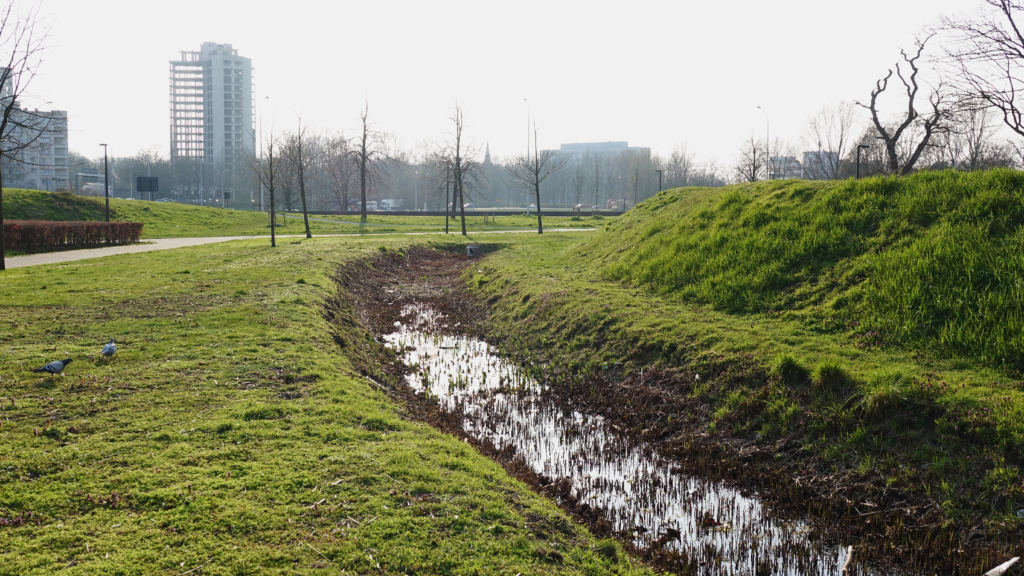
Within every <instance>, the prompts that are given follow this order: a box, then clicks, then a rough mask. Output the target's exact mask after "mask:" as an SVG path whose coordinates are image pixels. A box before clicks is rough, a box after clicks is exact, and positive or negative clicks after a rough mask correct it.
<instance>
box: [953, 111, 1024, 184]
mask: <svg viewBox="0 0 1024 576" xmlns="http://www.w3.org/2000/svg"><path fill="white" fill-rule="evenodd" d="M998 124H999V120H998V117H997V112H996V111H995V109H994V108H992V107H991V106H989V105H988V104H987V103H985V102H984V101H981V102H979V101H967V102H965V103H964V104H963V105H962V106H960V107H959V108H958V109H957V110H955V111H954V112H953V113H952V114H950V119H949V122H948V129H947V130H946V132H945V134H944V135H943V138H941V139H940V142H939V144H940V146H939V150H940V152H939V155H940V157H941V160H942V162H943V164H944V165H949V166H951V167H953V168H956V169H963V170H986V169H989V168H995V167H998V166H1009V165H1012V164H1013V163H1014V160H1013V157H1014V152H1013V150H1012V147H1008V146H1007V145H1006V144H1005V143H997V142H996V141H995V138H994V136H995V133H996V129H997V127H998Z"/></svg>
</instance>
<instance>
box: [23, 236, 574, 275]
mask: <svg viewBox="0 0 1024 576" xmlns="http://www.w3.org/2000/svg"><path fill="white" fill-rule="evenodd" d="M592 230H594V228H582V229H581V228H551V229H547V230H545V232H589V231H592ZM529 232H533V230H493V231H486V232H474V233H473V234H523V233H529ZM428 234H443V232H395V233H388V234H373V236H422V235H428ZM337 236H358V237H365V236H370V235H369V234H317V235H316V237H317V238H322V237H337ZM277 237H278V238H305V235H304V234H287V235H278V236H277ZM259 238H270V236H211V237H209V238H157V239H152V240H143V242H145V243H144V244H131V245H128V246H111V247H110V248H91V249H88V250H68V251H65V252H47V253H45V254H32V255H29V256H9V257H8V258H7V259H6V265H7V267H8V268H21V267H24V266H38V265H40V264H60V263H62V262H73V261H75V260H85V259H87V258H102V257H104V256H113V255H115V254H135V253H136V252H151V251H153V250H170V249H172V248H185V247H187V246H200V245H202V244H214V243H217V242H230V241H231V240H253V239H259Z"/></svg>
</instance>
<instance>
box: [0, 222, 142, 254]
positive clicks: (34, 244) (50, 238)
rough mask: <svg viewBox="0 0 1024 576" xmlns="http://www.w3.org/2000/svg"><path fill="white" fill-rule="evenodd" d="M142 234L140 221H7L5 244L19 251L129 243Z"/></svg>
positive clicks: (136, 240) (10, 248) (137, 239)
mask: <svg viewBox="0 0 1024 576" xmlns="http://www.w3.org/2000/svg"><path fill="white" fill-rule="evenodd" d="M141 234H142V223H141V222H52V221H49V220H5V221H4V246H5V247H6V248H7V249H8V250H17V251H19V252H42V251H46V252H48V251H52V250H68V249H72V248H94V247H97V246H115V245H118V244H130V243H132V242H138V241H139V236H140V235H141Z"/></svg>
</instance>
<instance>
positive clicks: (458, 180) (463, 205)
mask: <svg viewBox="0 0 1024 576" xmlns="http://www.w3.org/2000/svg"><path fill="white" fill-rule="evenodd" d="M461 180H462V178H456V180H455V184H456V185H457V186H458V187H459V214H460V215H461V216H462V235H463V236H465V235H466V199H465V197H463V186H462V181H461Z"/></svg>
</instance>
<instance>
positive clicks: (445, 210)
mask: <svg viewBox="0 0 1024 576" xmlns="http://www.w3.org/2000/svg"><path fill="white" fill-rule="evenodd" d="M448 190H449V187H448V164H447V163H445V165H444V233H445V234H447V233H448V214H450V213H451V210H450V209H449V208H448Z"/></svg>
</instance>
